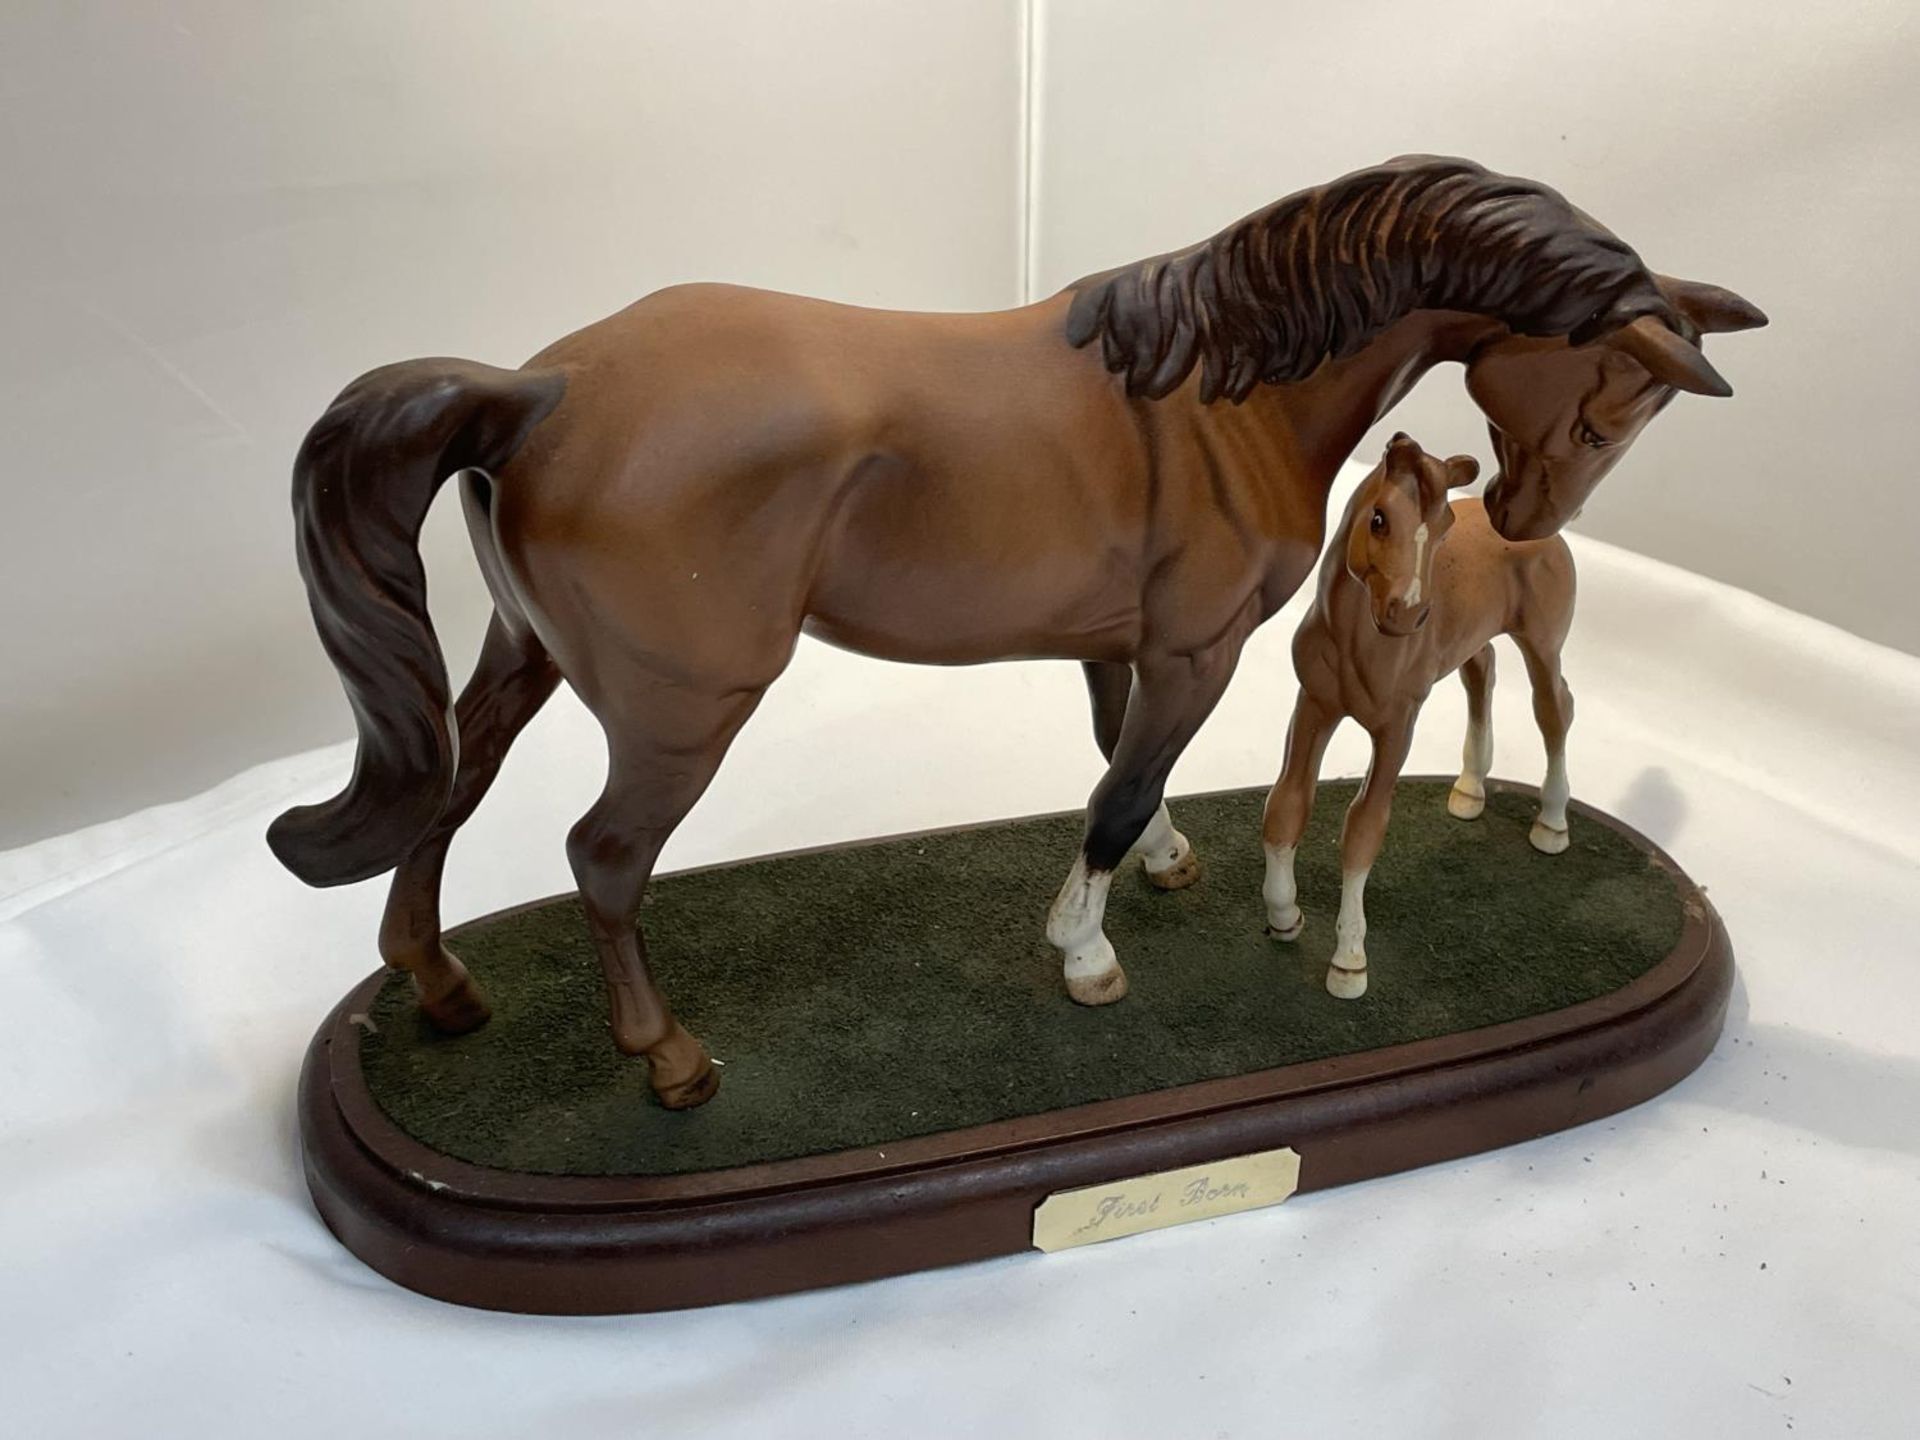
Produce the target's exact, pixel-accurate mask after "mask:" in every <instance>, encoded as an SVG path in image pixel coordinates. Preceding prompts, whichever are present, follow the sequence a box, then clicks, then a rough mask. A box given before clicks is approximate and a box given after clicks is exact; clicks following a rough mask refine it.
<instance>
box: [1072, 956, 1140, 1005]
mask: <svg viewBox="0 0 1920 1440" xmlns="http://www.w3.org/2000/svg"><path fill="white" fill-rule="evenodd" d="M1067 994H1068V995H1070V996H1072V997H1073V999H1074V1001H1075V1003H1077V1004H1080V1005H1111V1004H1113V1002H1114V1001H1116V1000H1124V999H1126V998H1127V972H1126V971H1125V970H1122V969H1121V968H1120V966H1119V965H1118V964H1115V965H1114V966H1112V967H1111V968H1109V969H1106V970H1102V971H1101V972H1100V973H1099V974H1097V975H1069V976H1067Z"/></svg>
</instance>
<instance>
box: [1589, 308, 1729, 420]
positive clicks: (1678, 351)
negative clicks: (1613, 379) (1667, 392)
mask: <svg viewBox="0 0 1920 1440" xmlns="http://www.w3.org/2000/svg"><path fill="white" fill-rule="evenodd" d="M1607 343H1608V344H1609V345H1612V346H1613V347H1614V348H1616V349H1618V350H1621V351H1623V352H1624V353H1626V354H1628V355H1631V356H1632V357H1633V358H1634V359H1636V360H1638V361H1639V362H1640V363H1641V364H1642V365H1644V366H1645V367H1646V369H1647V373H1648V374H1649V375H1651V376H1653V378H1654V379H1656V380H1658V381H1660V382H1661V383H1662V384H1663V385H1671V386H1673V388H1674V389H1676V390H1685V391H1687V392H1688V393H1689V394H1692V395H1713V396H1717V397H1718V398H1720V399H1723V400H1724V399H1725V398H1726V397H1727V396H1729V395H1731V394H1733V386H1731V385H1729V384H1728V383H1727V382H1726V380H1725V378H1724V377H1722V375H1721V374H1720V372H1719V371H1718V370H1716V369H1714V368H1713V366H1712V365H1710V364H1709V363H1708V362H1707V357H1706V356H1705V355H1703V354H1701V352H1700V347H1699V346H1698V345H1695V344H1693V343H1692V342H1691V341H1689V340H1687V339H1686V338H1685V337H1684V336H1682V335H1680V334H1679V333H1678V332H1676V331H1675V330H1674V329H1673V328H1672V327H1671V326H1669V325H1668V324H1667V322H1666V321H1664V320H1662V319H1661V318H1660V317H1659V316H1658V315H1642V316H1641V317H1640V318H1639V319H1638V320H1635V321H1634V322H1633V323H1632V324H1630V325H1622V326H1621V327H1620V328H1619V329H1618V330H1616V331H1614V332H1613V333H1612V334H1611V335H1609V336H1607Z"/></svg>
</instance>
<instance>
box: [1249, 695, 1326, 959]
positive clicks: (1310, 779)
mask: <svg viewBox="0 0 1920 1440" xmlns="http://www.w3.org/2000/svg"><path fill="white" fill-rule="evenodd" d="M1339 723H1340V716H1339V714H1338V713H1336V712H1335V711H1334V710H1333V709H1332V708H1331V707H1330V706H1327V705H1324V704H1322V703H1321V702H1319V701H1317V700H1315V699H1314V698H1313V697H1312V696H1311V695H1309V694H1308V693H1307V692H1306V690H1305V689H1304V688H1302V689H1301V691H1300V696H1299V698H1298V699H1297V700H1295V701H1294V702H1293V719H1292V720H1291V721H1290V722H1288V725H1287V758H1286V763H1285V764H1284V765H1283V766H1282V767H1281V770H1280V778H1279V779H1278V780H1275V781H1274V782H1273V789H1272V790H1270V791H1268V792H1267V809H1266V814H1265V816H1264V818H1263V819H1262V821H1261V825H1260V838H1261V841H1262V843H1263V846H1264V848H1265V850H1266V852H1267V878H1266V881H1265V883H1264V884H1263V885H1262V886H1261V889H1260V893H1261V896H1262V898H1264V899H1265V900H1266V902H1267V934H1269V935H1271V936H1272V937H1273V938H1274V939H1276V940H1298V939H1299V938H1300V932H1301V931H1302V930H1304V929H1305V928H1306V925H1307V921H1306V917H1305V916H1304V915H1302V914H1301V913H1300V903H1299V898H1300V897H1299V888H1298V887H1297V886H1296V885H1295V884H1294V879H1293V858H1294V855H1295V853H1296V852H1297V851H1298V850H1299V848H1300V837H1301V836H1302V835H1304V834H1306V833H1307V821H1308V820H1310V819H1311V818H1312V817H1313V798H1314V795H1315V793H1316V792H1317V791H1318V790H1319V786H1320V759H1321V757H1322V756H1323V755H1325V754H1326V750H1327V741H1329V740H1330V739H1332V738H1333V732H1334V729H1335V728H1336V727H1337V726H1338V725H1339Z"/></svg>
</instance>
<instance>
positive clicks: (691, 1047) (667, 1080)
mask: <svg viewBox="0 0 1920 1440" xmlns="http://www.w3.org/2000/svg"><path fill="white" fill-rule="evenodd" d="M647 1064H648V1065H649V1066H650V1067H651V1070H652V1073H651V1074H650V1075H649V1076H648V1079H649V1080H650V1081H651V1082H652V1085H653V1093H654V1094H655V1095H658V1096H659V1097H660V1103H661V1104H662V1105H664V1106H665V1107H666V1108H667V1109H669V1110H691V1109H693V1107H694V1106H696V1105H704V1104H706V1103H707V1101H709V1100H711V1099H712V1098H713V1097H714V1095H715V1094H716V1093H717V1092H718V1091H719V1089H720V1071H719V1070H718V1069H717V1068H716V1067H715V1066H714V1063H713V1060H712V1059H711V1058H710V1057H709V1056H708V1054H707V1050H706V1047H705V1046H704V1045H702V1044H701V1043H700V1042H699V1041H698V1040H696V1039H694V1038H693V1036H691V1035H689V1034H688V1033H687V1032H686V1031H685V1030H683V1029H682V1028H681V1027H680V1022H679V1021H678V1020H676V1021H674V1022H673V1029H671V1030H669V1031H668V1032H667V1038H666V1039H664V1040H662V1041H660V1042H659V1043H658V1044H657V1045H655V1046H653V1047H652V1048H651V1049H650V1050H648V1051H647Z"/></svg>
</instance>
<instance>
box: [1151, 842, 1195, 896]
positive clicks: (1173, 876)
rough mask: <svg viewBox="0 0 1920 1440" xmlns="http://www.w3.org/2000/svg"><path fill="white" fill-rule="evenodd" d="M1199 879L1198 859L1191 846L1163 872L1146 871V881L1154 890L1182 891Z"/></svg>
mask: <svg viewBox="0 0 1920 1440" xmlns="http://www.w3.org/2000/svg"><path fill="white" fill-rule="evenodd" d="M1199 878H1200V857H1199V856H1198V855H1196V854H1194V853H1193V849H1192V847H1191V846H1189V847H1188V849H1187V853H1186V854H1184V855H1182V856H1181V857H1180V858H1179V859H1178V860H1176V861H1174V862H1173V864H1171V865H1169V866H1168V867H1167V868H1166V869H1164V870H1149V871H1147V880H1148V881H1149V882H1150V883H1151V884H1152V885H1153V887H1154V888H1155V889H1156V890H1184V889H1186V888H1187V886H1189V885H1191V884H1193V882H1194V881H1196V880H1198V879H1199Z"/></svg>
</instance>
